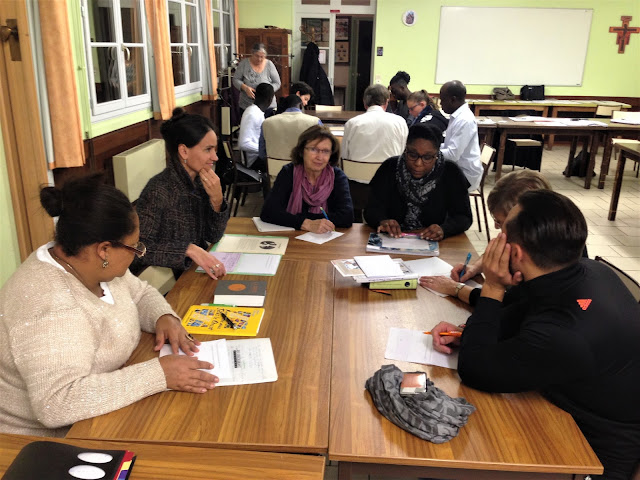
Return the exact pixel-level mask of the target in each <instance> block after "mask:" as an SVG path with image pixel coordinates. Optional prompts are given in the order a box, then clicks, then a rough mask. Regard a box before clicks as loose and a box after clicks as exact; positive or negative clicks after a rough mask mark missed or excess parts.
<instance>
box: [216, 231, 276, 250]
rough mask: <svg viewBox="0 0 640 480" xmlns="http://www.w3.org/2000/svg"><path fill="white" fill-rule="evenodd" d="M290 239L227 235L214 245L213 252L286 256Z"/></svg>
mask: <svg viewBox="0 0 640 480" xmlns="http://www.w3.org/2000/svg"><path fill="white" fill-rule="evenodd" d="M288 243H289V239H288V238H287V237H266V236H265V237H261V236H258V235H231V234H225V235H223V236H222V239H221V240H220V241H219V242H218V243H217V244H216V245H214V247H213V249H212V250H211V252H212V253H213V254H214V255H215V252H216V251H221V252H231V253H268V254H271V255H284V253H285V251H286V250H287V244H288Z"/></svg>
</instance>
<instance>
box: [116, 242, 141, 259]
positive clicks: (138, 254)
mask: <svg viewBox="0 0 640 480" xmlns="http://www.w3.org/2000/svg"><path fill="white" fill-rule="evenodd" d="M111 243H113V244H114V245H118V246H119V247H122V248H126V249H127V250H130V251H132V252H133V253H135V254H136V257H138V258H142V257H144V256H145V254H146V253H147V247H146V246H145V244H144V243H142V242H138V243H136V244H135V245H127V244H126V243H122V242H119V241H117V240H113V241H111Z"/></svg>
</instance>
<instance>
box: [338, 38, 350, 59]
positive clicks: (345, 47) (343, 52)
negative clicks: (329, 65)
mask: <svg viewBox="0 0 640 480" xmlns="http://www.w3.org/2000/svg"><path fill="white" fill-rule="evenodd" d="M336 63H349V42H336Z"/></svg>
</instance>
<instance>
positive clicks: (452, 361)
mask: <svg viewBox="0 0 640 480" xmlns="http://www.w3.org/2000/svg"><path fill="white" fill-rule="evenodd" d="M384 358H387V359H389V360H398V361H403V362H413V363H422V364H425V365H437V366H439V367H445V368H451V369H453V370H457V369H458V352H454V353H452V354H451V355H445V354H444V353H440V352H437V351H436V350H435V349H434V348H433V339H432V338H431V335H425V334H424V333H422V332H420V331H417V330H408V329H406V328H395V327H392V328H390V329H389V339H388V340H387V350H386V351H385V353H384Z"/></svg>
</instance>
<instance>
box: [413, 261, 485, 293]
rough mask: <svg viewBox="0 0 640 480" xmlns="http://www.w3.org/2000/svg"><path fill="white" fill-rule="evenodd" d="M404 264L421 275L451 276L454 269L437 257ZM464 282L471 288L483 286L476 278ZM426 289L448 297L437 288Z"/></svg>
mask: <svg viewBox="0 0 640 480" xmlns="http://www.w3.org/2000/svg"><path fill="white" fill-rule="evenodd" d="M404 264H405V265H406V266H407V267H409V269H411V271H412V272H414V273H417V274H419V275H420V276H421V277H438V276H443V277H450V276H451V270H452V269H453V267H452V266H451V265H449V264H448V263H447V262H445V261H444V260H440V259H439V258H437V257H432V258H421V259H420V260H409V261H408V262H404ZM464 283H465V285H468V286H470V287H471V288H480V287H482V285H480V284H479V283H478V282H476V281H474V280H467V281H466V282H464ZM425 290H429V291H430V292H431V293H433V294H434V295H437V296H439V297H448V295H447V294H446V293H440V292H436V291H435V290H432V289H430V288H425Z"/></svg>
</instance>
